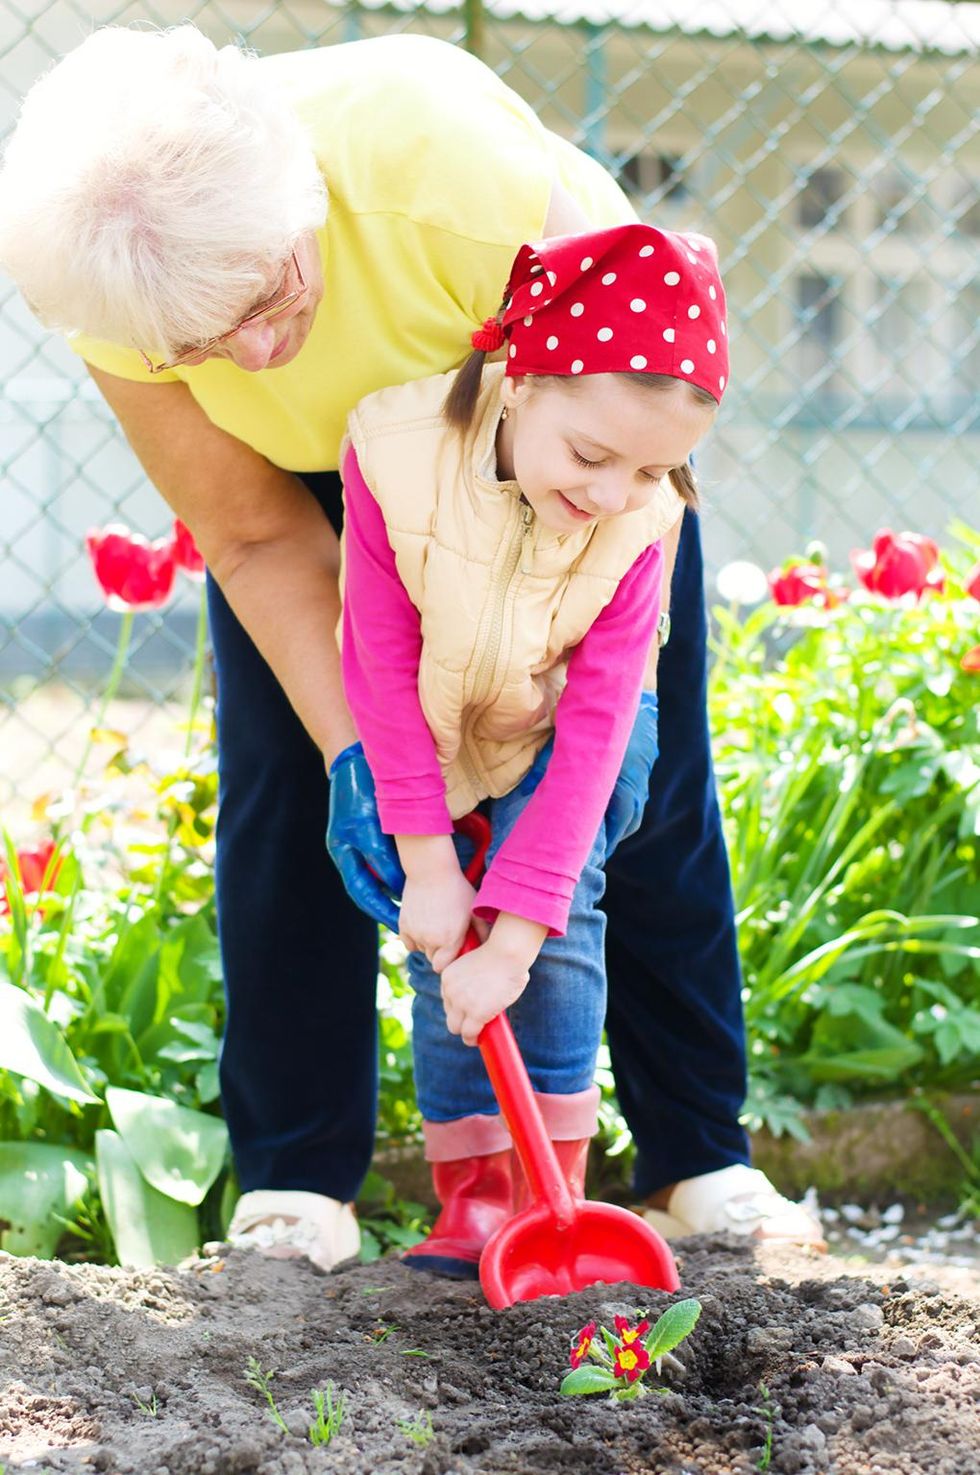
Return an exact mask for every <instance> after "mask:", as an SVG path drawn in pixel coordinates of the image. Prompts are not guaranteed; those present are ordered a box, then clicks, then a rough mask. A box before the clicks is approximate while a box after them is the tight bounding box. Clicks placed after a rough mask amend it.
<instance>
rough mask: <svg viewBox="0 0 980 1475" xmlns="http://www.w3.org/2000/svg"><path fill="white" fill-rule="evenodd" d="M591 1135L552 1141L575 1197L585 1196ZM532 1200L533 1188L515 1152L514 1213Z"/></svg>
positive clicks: (518, 1211) (525, 1206)
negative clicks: (573, 1139)
mask: <svg viewBox="0 0 980 1475" xmlns="http://www.w3.org/2000/svg"><path fill="white" fill-rule="evenodd" d="M591 1141H592V1138H591V1137H580V1138H578V1139H577V1140H575V1141H573V1142H552V1144H551V1145H552V1147H553V1148H554V1149H555V1154H556V1156H557V1158H558V1163H559V1165H560V1167H561V1170H562V1172H563V1173H564V1175H565V1182H566V1183H567V1184H568V1186H569V1188H570V1189H571V1191H572V1196H573V1197H574V1198H584V1197H585V1169H586V1166H587V1164H588V1160H589V1143H590V1142H591ZM531 1202H532V1198H531V1190H530V1188H529V1186H528V1182H527V1179H526V1178H525V1177H524V1170H523V1168H522V1167H521V1164H520V1160H519V1158H518V1156H517V1152H516V1150H515V1152H514V1213H515V1214H519V1213H520V1212H521V1210H522V1209H526V1208H527V1207H528V1205H529V1204H530V1203H531Z"/></svg>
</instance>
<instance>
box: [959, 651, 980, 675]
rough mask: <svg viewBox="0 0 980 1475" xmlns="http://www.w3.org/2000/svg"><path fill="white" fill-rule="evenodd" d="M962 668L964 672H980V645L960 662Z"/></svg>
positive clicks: (968, 652)
mask: <svg viewBox="0 0 980 1475" xmlns="http://www.w3.org/2000/svg"><path fill="white" fill-rule="evenodd" d="M960 668H961V670H963V671H978V672H980V645H974V646H972V647H971V649H970V650H968V651H967V653H966V655H965V656H964V657H963V659H962V660H961V661H960Z"/></svg>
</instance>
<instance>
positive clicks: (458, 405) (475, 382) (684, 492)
mask: <svg viewBox="0 0 980 1475" xmlns="http://www.w3.org/2000/svg"><path fill="white" fill-rule="evenodd" d="M486 357H487V356H486V354H485V353H484V352H483V350H482V349H479V348H477V349H474V350H473V352H472V353H471V354H470V356H469V358H468V359H467V360H466V362H465V363H464V364H463V365H462V367H461V368H460V369H458V370H457V372H456V378H455V379H454V380H453V384H452V388H451V389H450V391H449V393H448V394H447V395H446V398H445V401H444V402H443V406H442V413H443V417H444V418H445V420H446V421H447V422H448V424H449V425H451V426H452V428H453V429H454V430H457V431H459V433H460V435H463V436H465V435H466V432H467V431H468V430H469V428H470V426H471V425H472V423H473V416H474V415H475V413H476V402H477V400H478V398H479V395H480V385H481V383H482V381H483V365H484V363H485V361H486ZM533 377H534V379H535V382H536V383H538V384H544V383H546V382H548V381H549V380H559V381H560V382H561V383H562V384H579V383H581V382H582V381H581V380H580V379H574V378H572V376H571V375H569V374H535V375H534V376H533ZM616 378H617V379H629V380H631V381H632V382H633V383H634V384H639V385H642V386H643V387H644V388H645V389H659V390H664V389H671V388H673V386H674V385H675V384H677V383H679V382H680V383H683V382H685V381H683V380H680V381H678V380H677V379H675V378H674V377H673V375H671V374H645V373H643V372H641V371H637V370H633V369H625V370H621V371H619V372H617V373H616ZM687 387H688V389H689V390H690V391H691V394H692V395H693V396H694V399H695V400H696V402H697V403H698V404H699V405H705V406H707V407H709V408H711V409H713V410H716V409H717V408H718V401H717V400H716V399H715V397H714V395H713V394H709V393H708V391H707V390H706V389H702V388H701V386H700V385H699V384H689V385H688V386H687ZM670 480H671V484H672V486H673V488H674V491H675V492H676V493H677V495H678V496H679V497H680V499H681V501H682V502H683V503H684V504H685V506H687V507H690V508H691V509H692V511H695V512H696V511H697V509H698V506H699V504H700V498H699V496H698V484H697V479H696V477H695V475H694V468H693V466H692V465H691V463H690V461H685V462H684V465H683V466H675V467H674V469H673V470H672V471H671V472H670Z"/></svg>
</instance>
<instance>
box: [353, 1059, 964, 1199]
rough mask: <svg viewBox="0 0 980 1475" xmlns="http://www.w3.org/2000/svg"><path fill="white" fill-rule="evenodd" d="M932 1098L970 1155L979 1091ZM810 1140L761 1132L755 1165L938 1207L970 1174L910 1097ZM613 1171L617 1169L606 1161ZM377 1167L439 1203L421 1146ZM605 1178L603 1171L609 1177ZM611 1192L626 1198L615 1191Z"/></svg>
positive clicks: (868, 1195)
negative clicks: (434, 1194) (801, 1140)
mask: <svg viewBox="0 0 980 1475" xmlns="http://www.w3.org/2000/svg"><path fill="white" fill-rule="evenodd" d="M929 1100H930V1101H931V1102H932V1103H933V1104H934V1105H935V1106H936V1107H938V1109H939V1110H940V1111H941V1112H942V1114H943V1116H944V1117H945V1118H946V1121H947V1122H948V1123H949V1125H950V1128H951V1129H952V1131H953V1133H954V1134H955V1136H956V1138H957V1140H958V1141H959V1142H960V1143H961V1144H962V1146H963V1148H964V1150H965V1151H966V1152H967V1154H969V1153H970V1152H971V1151H972V1150H973V1144H974V1143H975V1142H980V1088H978V1089H976V1090H974V1091H964V1092H957V1093H955V1094H950V1095H946V1096H943V1095H939V1094H932V1095H930V1097H929ZM804 1122H805V1124H806V1127H807V1130H808V1131H809V1133H810V1136H811V1140H810V1141H809V1142H798V1141H797V1140H796V1138H795V1137H787V1136H783V1137H773V1136H772V1134H771V1133H770V1132H765V1131H763V1132H757V1133H755V1135H754V1136H753V1138H752V1159H753V1165H754V1166H755V1167H757V1168H761V1169H762V1171H763V1172H764V1173H765V1174H766V1175H767V1176H768V1177H769V1178H771V1179H772V1181H773V1183H775V1184H776V1186H777V1188H779V1190H780V1191H781V1192H782V1193H785V1194H786V1195H787V1196H788V1197H791V1198H799V1197H801V1196H802V1195H803V1194H804V1193H805V1192H806V1190H807V1189H808V1188H809V1187H811V1186H813V1187H815V1188H816V1189H817V1191H818V1192H819V1193H820V1194H822V1195H824V1196H826V1197H827V1198H828V1199H848V1198H854V1199H859V1200H865V1201H867V1200H872V1199H874V1200H878V1201H879V1202H882V1201H887V1202H889V1203H893V1202H894V1201H895V1200H896V1199H899V1198H902V1199H910V1200H914V1201H915V1202H917V1203H927V1204H936V1203H943V1202H946V1201H949V1200H955V1199H956V1197H957V1194H958V1191H959V1189H960V1187H961V1185H962V1183H963V1180H964V1178H965V1176H966V1174H965V1171H964V1168H963V1165H962V1164H961V1163H960V1162H959V1160H958V1159H957V1157H956V1156H955V1154H954V1153H953V1152H952V1151H951V1150H950V1148H949V1147H948V1146H947V1144H946V1143H945V1142H944V1141H943V1138H942V1136H941V1135H940V1133H939V1132H938V1131H937V1129H936V1128H935V1127H934V1126H933V1124H932V1123H931V1122H930V1121H929V1119H928V1117H926V1116H925V1115H924V1113H923V1112H922V1111H921V1110H919V1109H918V1108H917V1107H916V1106H914V1105H913V1103H912V1101H911V1100H908V1099H906V1100H901V1101H872V1102H866V1103H864V1104H862V1105H859V1106H852V1107H850V1108H848V1110H846V1111H822V1112H809V1113H807V1114H806V1115H805V1116H804ZM605 1166H606V1168H607V1170H608V1169H609V1168H610V1167H612V1166H613V1163H612V1162H611V1160H610V1159H606V1160H605ZM374 1167H375V1170H376V1171H377V1172H378V1173H380V1174H382V1176H383V1177H385V1178H387V1179H389V1180H390V1182H392V1183H393V1184H394V1187H395V1191H396V1193H397V1194H398V1196H399V1198H403V1199H409V1200H412V1201H413V1202H416V1203H421V1204H425V1205H426V1206H427V1207H429V1208H433V1207H434V1206H435V1204H434V1199H433V1196H432V1186H431V1180H430V1177H429V1169H428V1166H427V1165H426V1163H425V1162H424V1161H423V1158H422V1146H421V1143H407V1144H405V1145H403V1146H399V1147H388V1148H382V1149H380V1150H379V1151H378V1152H377V1153H376V1154H375V1160H374ZM604 1176H605V1175H604ZM609 1196H610V1197H616V1198H619V1197H622V1196H623V1195H622V1191H621V1189H619V1188H614V1189H613V1190H612V1191H611V1192H610V1195H609Z"/></svg>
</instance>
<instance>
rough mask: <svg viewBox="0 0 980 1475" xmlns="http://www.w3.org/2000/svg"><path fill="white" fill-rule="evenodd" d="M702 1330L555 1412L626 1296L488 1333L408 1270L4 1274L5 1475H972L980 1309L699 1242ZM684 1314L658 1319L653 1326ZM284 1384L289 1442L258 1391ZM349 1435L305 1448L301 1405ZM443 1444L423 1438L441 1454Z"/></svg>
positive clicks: (491, 1324)
mask: <svg viewBox="0 0 980 1475" xmlns="http://www.w3.org/2000/svg"><path fill="white" fill-rule="evenodd" d="M679 1263H680V1269H681V1274H682V1279H683V1285H684V1290H683V1294H685V1295H694V1296H697V1297H698V1298H699V1299H700V1300H701V1302H702V1305H703V1313H702V1316H701V1319H700V1321H699V1323H698V1325H697V1326H696V1328H695V1330H694V1332H693V1334H692V1336H691V1337H690V1339H689V1341H687V1342H685V1343H682V1344H681V1346H680V1347H679V1348H678V1349H677V1354H676V1355H677V1357H678V1359H679V1361H680V1363H681V1364H682V1366H681V1367H679V1368H673V1369H670V1370H667V1371H666V1374H665V1381H667V1382H668V1383H669V1387H670V1390H671V1391H670V1392H669V1393H668V1394H667V1395H666V1396H660V1397H658V1396H656V1395H651V1396H649V1397H646V1398H642V1399H640V1400H639V1401H637V1402H635V1403H626V1404H618V1405H613V1404H610V1403H608V1402H607V1401H605V1400H604V1399H603V1398H601V1397H592V1398H574V1399H565V1398H562V1397H560V1396H559V1393H558V1388H559V1385H560V1383H561V1380H562V1377H563V1375H564V1373H565V1372H566V1371H567V1369H568V1347H569V1342H570V1340H571V1338H572V1336H573V1334H574V1333H575V1332H576V1331H577V1330H578V1328H579V1327H581V1326H582V1325H583V1323H585V1322H587V1321H589V1320H591V1319H597V1320H599V1321H600V1322H605V1323H606V1324H607V1325H609V1326H611V1325H612V1318H613V1316H614V1314H615V1313H617V1312H618V1313H623V1314H627V1315H632V1314H635V1312H636V1311H637V1309H638V1302H637V1296H638V1294H640V1293H638V1292H637V1291H636V1290H635V1289H633V1288H630V1287H627V1286H622V1287H599V1288H596V1289H593V1290H591V1291H588V1292H584V1293H582V1294H580V1295H578V1296H573V1297H569V1298H567V1299H565V1300H546V1301H538V1302H535V1303H532V1304H527V1305H522V1306H516V1307H513V1308H511V1309H510V1310H508V1311H505V1312H493V1311H490V1310H489V1309H488V1308H487V1307H486V1305H485V1304H484V1302H483V1300H482V1297H481V1296H480V1294H479V1291H478V1289H477V1288H476V1287H475V1286H473V1285H468V1284H467V1285H459V1284H455V1283H452V1282H447V1281H440V1280H435V1279H432V1278H430V1277H429V1276H425V1275H418V1274H413V1273H412V1272H410V1271H407V1270H405V1269H404V1268H402V1267H401V1266H400V1265H399V1264H398V1263H397V1261H392V1260H385V1261H381V1262H378V1263H375V1264H373V1265H351V1266H350V1267H348V1268H345V1269H341V1270H339V1271H337V1272H335V1273H334V1274H332V1275H329V1276H324V1275H322V1274H320V1273H319V1272H318V1271H316V1270H314V1269H313V1267H311V1266H310V1265H309V1264H308V1263H306V1262H283V1261H270V1260H264V1259H262V1258H260V1257H259V1256H257V1255H255V1254H252V1253H243V1252H231V1253H229V1254H228V1255H227V1257H220V1256H214V1257H211V1258H205V1259H199V1260H195V1261H193V1262H190V1263H189V1264H188V1265H187V1266H186V1267H185V1268H183V1269H180V1270H163V1269H156V1270H147V1271H129V1270H121V1269H113V1268H108V1267H99V1266H91V1265H75V1266H71V1265H66V1264H62V1263H58V1262H53V1263H45V1262H41V1261H35V1260H17V1259H14V1258H12V1257H10V1256H0V1324H2V1343H0V1388H2V1392H0V1463H2V1462H3V1461H6V1475H13V1472H15V1471H17V1472H20V1471H27V1470H32V1471H34V1472H39V1471H45V1472H55V1471H58V1472H69V1471H70V1472H79V1475H80V1472H83V1471H86V1472H87V1471H91V1470H93V1469H94V1470H102V1471H108V1472H113V1475H136V1472H139V1475H303V1472H313V1471H328V1470H329V1471H334V1472H337V1475H355V1472H356V1475H363V1472H368V1471H370V1472H372V1475H374V1472H378V1475H385V1472H390V1475H396V1472H398V1475H470V1472H478V1471H480V1472H488V1475H489V1472H493V1475H511V1472H512V1475H539V1472H540V1475H559V1472H574V1475H578V1472H581V1471H585V1470H588V1471H589V1472H590V1475H655V1472H656V1475H661V1472H663V1475H750V1472H752V1471H756V1470H765V1469H766V1468H768V1469H769V1470H770V1471H772V1472H774V1475H879V1472H882V1475H884V1472H887V1475H919V1472H923V1475H924V1472H926V1471H928V1472H929V1475H975V1471H976V1468H977V1450H978V1449H980V1396H978V1395H980V1338H978V1333H980V1304H978V1303H977V1302H976V1301H974V1300H969V1299H963V1298H961V1297H958V1296H956V1295H953V1294H950V1293H945V1292H942V1291H940V1290H939V1288H938V1287H937V1286H935V1285H929V1284H927V1283H922V1282H918V1281H915V1280H913V1279H912V1278H911V1277H910V1278H909V1279H903V1278H901V1276H900V1275H899V1276H896V1274H895V1272H894V1271H891V1270H889V1271H888V1272H887V1274H888V1276H889V1277H890V1278H889V1280H888V1281H887V1283H883V1276H882V1275H881V1274H879V1273H878V1272H876V1271H869V1272H866V1273H862V1274H861V1275H859V1276H856V1275H853V1274H847V1275H842V1274H841V1273H840V1267H839V1266H838V1265H835V1264H834V1262H833V1261H832V1260H830V1259H828V1258H826V1257H822V1256H819V1255H816V1254H814V1253H812V1252H800V1251H788V1250H782V1251H780V1250H772V1249H766V1250H762V1249H760V1248H758V1247H754V1246H750V1245H747V1244H745V1243H739V1242H737V1241H734V1240H732V1239H728V1238H723V1237H708V1236H704V1237H701V1238H698V1239H691V1240H688V1241H686V1242H685V1244H684V1246H683V1250H682V1253H681V1255H680V1257H679ZM669 1299H670V1298H668V1297H666V1296H664V1295H663V1294H660V1293H646V1294H645V1295H643V1296H642V1304H643V1305H644V1306H646V1307H648V1308H649V1309H650V1310H651V1311H652V1312H654V1313H658V1312H659V1311H660V1310H662V1309H663V1306H664V1305H666V1304H667V1302H668V1300H669ZM250 1358H254V1359H257V1361H258V1363H259V1365H260V1366H261V1368H262V1369H264V1370H265V1371H269V1370H275V1376H274V1378H273V1379H272V1382H271V1385H270V1386H271V1390H272V1392H273V1394H274V1396H275V1398H276V1400H277V1402H278V1406H279V1409H280V1410H281V1413H282V1416H283V1418H284V1420H285V1423H286V1424H287V1426H288V1428H289V1430H290V1431H292V1432H290V1433H285V1432H283V1431H282V1429H280V1428H279V1427H277V1426H276V1425H275V1424H274V1422H273V1421H272V1418H271V1416H270V1414H269V1411H268V1408H267V1405H266V1403H265V1400H264V1399H263V1397H262V1395H261V1393H260V1392H259V1391H257V1390H256V1389H255V1388H254V1387H252V1386H250V1384H249V1382H248V1381H247V1380H246V1377H245V1372H246V1368H247V1365H248V1363H249V1359H250ZM328 1384H332V1385H333V1393H334V1397H335V1398H336V1397H338V1396H339V1395H340V1394H341V1393H342V1394H343V1396H344V1399H345V1412H344V1418H343V1422H342V1425H341V1427H340V1430H339V1432H338V1433H337V1434H336V1435H335V1436H334V1438H333V1440H332V1442H331V1443H330V1444H329V1446H327V1447H321V1448H314V1447H313V1446H311V1444H310V1443H309V1442H308V1441H307V1439H306V1429H307V1426H308V1424H309V1423H310V1421H311V1419H312V1415H313V1405H312V1400H311V1390H313V1389H318V1390H321V1391H325V1390H326V1388H327V1386H328ZM430 1427H431V1434H430Z"/></svg>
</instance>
